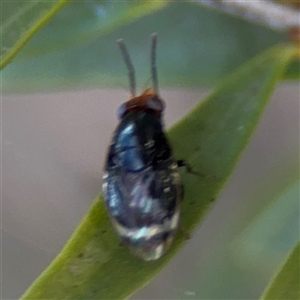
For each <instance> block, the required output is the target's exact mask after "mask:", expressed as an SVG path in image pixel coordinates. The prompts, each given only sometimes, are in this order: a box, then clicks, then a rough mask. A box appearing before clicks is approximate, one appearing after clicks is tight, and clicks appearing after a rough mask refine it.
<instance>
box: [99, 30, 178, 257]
mask: <svg viewBox="0 0 300 300" xmlns="http://www.w3.org/2000/svg"><path fill="white" fill-rule="evenodd" d="M156 41H157V36H156V35H153V36H152V47H151V68H152V80H153V89H147V90H146V91H145V92H144V93H143V94H142V95H140V96H137V97H136V96H135V76H134V69H133V66H132V64H131V60H130V57H129V55H128V51H127V49H126V47H125V44H124V42H123V40H119V41H118V42H119V45H120V48H121V52H122V55H123V57H124V60H125V62H126V65H127V68H128V71H129V78H130V87H131V94H132V98H131V99H130V100H129V101H127V102H125V103H124V104H123V105H122V106H121V107H120V109H119V118H120V124H119V125H118V127H117V129H116V130H115V133H114V135H113V138H112V142H111V145H110V147H109V151H108V155H107V159H106V163H105V171H104V175H103V191H104V196H105V203H106V207H107V209H108V212H109V215H110V218H111V221H112V224H113V226H114V228H115V230H116V231H117V233H118V234H119V236H120V237H121V239H122V241H123V242H124V243H125V244H126V245H127V246H128V247H129V248H130V250H131V251H132V253H133V254H135V255H136V256H138V257H140V258H142V259H144V260H155V259H158V258H160V257H161V256H162V255H163V254H164V253H165V252H166V251H167V250H168V249H169V247H170V245H171V243H172V241H173V239H174V235H175V233H176V231H177V228H178V222H179V213H180V207H179V205H180V202H181V200H182V194H183V191H182V185H181V182H180V177H179V173H178V164H177V161H176V160H175V159H174V158H173V155H172V150H171V148H170V145H169V143H168V140H167V138H166V136H165V134H164V131H163V121H162V113H163V110H164V103H163V101H162V99H160V97H159V96H158V92H157V90H158V85H157V74H156V66H155V49H156Z"/></svg>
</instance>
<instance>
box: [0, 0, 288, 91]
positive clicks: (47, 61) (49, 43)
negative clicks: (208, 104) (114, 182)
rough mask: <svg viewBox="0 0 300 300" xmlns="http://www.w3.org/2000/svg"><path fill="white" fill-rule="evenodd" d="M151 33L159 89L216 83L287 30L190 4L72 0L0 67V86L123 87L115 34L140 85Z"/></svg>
mask: <svg viewBox="0 0 300 300" xmlns="http://www.w3.org/2000/svg"><path fill="white" fill-rule="evenodd" d="M162 8H163V9H162ZM154 12H155V13H154ZM142 16H143V18H141V17H142ZM152 32H157V33H158V34H159V45H158V57H157V60H158V61H157V64H158V66H159V78H160V86H172V87H173V86H178V87H184V86H186V87H195V86H196V87H199V86H200V85H210V84H211V83H215V82H216V81H217V80H219V79H220V78H221V77H223V76H224V75H226V74H228V73H230V72H232V71H233V70H234V69H235V68H237V67H238V66H240V65H241V64H242V63H244V62H246V61H247V60H249V59H250V58H251V57H253V56H255V55H256V54H258V53H260V52H261V51H262V50H264V49H266V48H269V47H270V46H272V45H274V44H277V43H278V42H279V41H282V40H284V39H285V34H284V33H278V32H274V31H272V30H270V29H267V28H265V27H262V26H258V25H254V24H250V23H248V22H247V21H244V20H241V19H238V18H234V17H232V16H229V15H226V14H223V13H220V12H217V11H215V10H210V9H207V8H204V7H202V6H199V5H195V4H192V3H187V2H180V3H178V2H177V3H174V2H171V3H170V2H166V1H142V2H138V1H133V2H132V1H124V2H112V1H93V2H90V1H84V2H82V1H79V2H75V1H74V2H71V3H70V4H69V5H67V6H66V7H65V8H64V9H63V10H61V11H60V12H59V13H58V14H57V15H56V16H55V17H54V18H53V19H52V20H51V22H49V24H48V25H47V26H45V27H44V28H43V30H42V31H40V32H39V33H38V34H37V35H36V36H34V38H33V39H32V40H31V41H30V42H29V43H28V44H27V45H26V47H24V49H22V51H21V52H20V55H18V57H17V58H18V60H17V59H16V60H15V61H14V63H13V64H11V65H9V66H8V67H7V68H6V69H5V70H4V71H3V73H2V74H3V75H2V78H3V90H4V91H5V92H14V93H15V92H20V91H30V90H34V91H37V90H51V91H53V90H62V89H66V88H68V89H69V88H74V87H76V88H80V87H105V88H107V87H115V86H118V87H124V88H126V89H127V86H126V84H127V79H126V71H125V68H124V65H123V62H122V59H121V57H120V53H119V49H118V47H117V46H116V42H115V41H116V39H118V38H120V37H123V38H125V40H126V43H127V44H128V48H129V50H130V54H131V56H132V60H133V63H134V66H135V68H136V71H137V77H138V85H139V86H143V85H144V84H145V82H147V80H148V79H149V77H150V74H149V51H150V49H149V47H150V34H151V33H152ZM258 32H259V34H258Z"/></svg>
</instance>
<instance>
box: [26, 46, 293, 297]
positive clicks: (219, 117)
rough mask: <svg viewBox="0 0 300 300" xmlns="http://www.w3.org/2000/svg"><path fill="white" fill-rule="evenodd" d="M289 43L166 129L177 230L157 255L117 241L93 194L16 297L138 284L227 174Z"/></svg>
mask: <svg viewBox="0 0 300 300" xmlns="http://www.w3.org/2000/svg"><path fill="white" fill-rule="evenodd" d="M294 52H295V49H294V48H293V47H288V46H280V47H276V48H273V49H271V50H269V51H267V52H265V53H263V54H262V55H260V56H259V57H257V58H255V59H254V60H252V61H250V62H249V63H248V64H246V65H245V66H243V67H242V68H240V69H239V70H237V71H236V72H235V73H234V74H232V75H231V76H230V77H228V78H227V80H226V81H224V82H223V84H222V85H221V86H220V88H218V89H217V90H216V91H215V92H214V93H212V94H211V95H210V96H209V97H208V98H207V99H206V100H205V101H204V102H203V103H202V104H200V105H199V106H197V107H196V108H195V109H194V110H193V111H192V112H191V113H190V114H189V115H187V116H186V117H185V118H184V119H183V120H181V121H180V122H179V123H178V124H177V125H175V126H174V127H173V128H172V129H171V130H170V131H169V138H170V141H171V144H172V145H173V148H174V153H175V157H177V158H178V159H185V160H187V161H188V163H189V164H191V165H192V167H193V169H194V170H195V171H199V172H202V173H205V174H207V175H208V176H207V178H200V177H199V176H195V175H193V174H190V173H187V172H184V171H182V180H183V184H184V187H185V199H184V201H183V203H182V215H181V230H179V232H178V234H177V238H176V240H175V241H174V244H173V245H172V248H171V250H170V251H169V252H168V253H167V254H166V255H165V256H164V257H163V258H162V259H160V260H158V261H154V262H144V261H141V260H139V259H138V258H135V257H133V256H132V255H131V254H130V253H129V252H128V250H127V249H126V248H125V247H123V246H122V245H120V243H119V239H118V237H117V236H116V234H115V233H114V232H113V230H112V228H111V225H110V222H109V218H108V216H107V213H106V211H105V208H104V204H103V200H102V199H101V198H97V199H96V201H95V203H94V204H93V206H92V208H91V210H90V211H89V212H88V214H87V215H86V216H85V217H84V219H83V221H82V222H81V224H80V225H79V227H78V228H77V230H76V231H75V233H74V234H73V236H72V237H71V239H70V240H69V242H68V243H67V244H66V246H65V247H64V249H63V250H62V252H61V253H60V254H59V255H58V257H57V258H56V259H55V260H54V261H53V263H52V264H51V265H50V266H49V267H48V269H47V270H46V271H45V272H44V273H43V274H42V275H41V276H40V277H39V278H38V279H37V280H36V282H35V283H34V284H33V285H32V286H31V287H30V288H29V290H28V291H27V292H26V293H25V294H24V295H23V297H22V299H50V298H51V299H66V298H68V299H123V298H126V297H128V296H129V295H131V294H132V293H133V292H134V291H136V290H137V289H139V288H141V287H142V286H143V285H145V284H146V283H147V282H148V281H149V280H150V279H151V277H153V276H154V275H155V274H156V273H157V272H158V271H159V270H161V269H162V268H163V266H164V265H165V264H166V263H167V262H168V261H169V260H170V259H171V258H172V257H173V256H174V255H175V253H176V252H177V251H178V250H179V249H180V248H181V247H182V246H183V244H184V243H185V242H186V236H187V234H192V232H193V230H194V229H195V228H196V226H198V224H199V222H200V221H201V220H202V219H203V218H204V216H205V214H206V213H207V210H208V208H209V207H210V205H211V204H212V202H213V201H214V200H215V199H216V197H217V195H218V193H219V192H220V190H221V188H222V187H223V185H224V184H225V182H226V180H228V178H229V176H230V174H231V173H232V171H233V168H234V166H235V165H236V163H237V160H238V158H239V157H240V155H241V153H242V151H243V149H244V148H245V146H246V144H247V142H248V140H249V138H250V136H251V134H252V132H253V130H254V128H255V126H256V124H257V122H258V120H259V117H260V115H261V114H262V111H263V108H264V107H265V105H266V103H267V101H268V99H269V97H270V94H271V92H272V90H273V89H274V87H275V85H276V83H277V81H278V80H279V78H280V77H281V76H282V73H283V71H284V69H285V67H286V65H287V64H288V63H289V61H290V60H291V58H292V56H293V55H294Z"/></svg>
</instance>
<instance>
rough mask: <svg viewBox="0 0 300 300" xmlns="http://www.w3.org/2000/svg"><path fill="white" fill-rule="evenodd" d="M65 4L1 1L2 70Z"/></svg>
mask: <svg viewBox="0 0 300 300" xmlns="http://www.w3.org/2000/svg"><path fill="white" fill-rule="evenodd" d="M65 3H67V0H54V1H36V0H34V1H32V0H24V1H1V28H0V35H1V52H0V59H1V62H0V69H2V68H3V67H4V66H5V65H7V64H8V63H9V62H10V61H11V59H12V58H13V57H14V56H15V55H16V54H17V53H18V51H19V50H20V49H21V48H22V47H23V46H24V44H25V43H26V42H27V41H28V40H29V39H30V38H31V37H32V36H33V35H34V34H35V32H36V31H38V30H39V29H40V28H41V27H42V26H43V25H45V23H46V22H47V21H49V19H51V18H52V16H53V15H54V14H55V13H56V12H57V11H58V10H59V9H60V8H61V7H62V6H63V5H64V4H65Z"/></svg>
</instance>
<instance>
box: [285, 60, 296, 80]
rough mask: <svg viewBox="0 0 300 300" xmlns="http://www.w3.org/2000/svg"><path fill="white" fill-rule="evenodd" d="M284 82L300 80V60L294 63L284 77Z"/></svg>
mask: <svg viewBox="0 0 300 300" xmlns="http://www.w3.org/2000/svg"><path fill="white" fill-rule="evenodd" d="M282 79H283V80H299V79H300V58H298V59H297V60H294V61H292V63H291V64H290V65H289V66H288V68H287V70H286V72H285V73H284V75H283V78H282Z"/></svg>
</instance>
